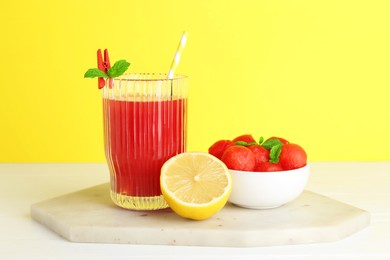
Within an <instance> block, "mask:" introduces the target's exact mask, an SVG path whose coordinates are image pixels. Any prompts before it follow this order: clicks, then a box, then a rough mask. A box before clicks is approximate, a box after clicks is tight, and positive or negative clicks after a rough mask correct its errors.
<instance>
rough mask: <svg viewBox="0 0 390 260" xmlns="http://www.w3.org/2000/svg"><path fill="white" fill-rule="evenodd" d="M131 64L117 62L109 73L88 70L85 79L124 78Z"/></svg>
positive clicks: (123, 61) (121, 61) (96, 69)
mask: <svg viewBox="0 0 390 260" xmlns="http://www.w3.org/2000/svg"><path fill="white" fill-rule="evenodd" d="M129 66H130V63H129V62H127V61H126V60H119V61H117V62H115V64H114V65H113V66H112V67H111V68H109V69H108V70H107V73H106V72H104V71H102V70H99V69H98V68H93V69H89V70H87V72H85V74H84V78H96V77H98V78H105V79H107V78H116V77H119V76H122V75H123V74H124V73H125V72H126V70H127V69H128V68H129Z"/></svg>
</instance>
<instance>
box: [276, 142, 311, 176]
mask: <svg viewBox="0 0 390 260" xmlns="http://www.w3.org/2000/svg"><path fill="white" fill-rule="evenodd" d="M306 161H307V155H306V152H305V150H303V148H302V147H301V146H299V145H297V144H292V143H288V144H284V145H283V146H282V151H281V153H280V155H279V163H280V165H282V167H283V170H292V169H298V168H301V167H303V166H305V165H306V163H307V162H306Z"/></svg>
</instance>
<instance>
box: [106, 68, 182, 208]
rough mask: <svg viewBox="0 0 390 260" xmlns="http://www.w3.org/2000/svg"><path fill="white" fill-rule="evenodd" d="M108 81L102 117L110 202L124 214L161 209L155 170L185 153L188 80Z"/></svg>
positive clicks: (133, 77) (134, 76)
mask: <svg viewBox="0 0 390 260" xmlns="http://www.w3.org/2000/svg"><path fill="white" fill-rule="evenodd" d="M110 80H111V81H113V83H111V85H112V86H111V88H110V87H109V86H108V84H106V86H105V87H104V88H103V115H104V145H105V155H106V159H107V163H108V166H109V170H110V182H111V198H112V200H113V201H114V203H115V204H117V205H118V206H120V207H123V208H127V209H135V210H154V209H161V208H166V207H167V204H166V202H165V200H164V198H163V196H162V194H161V190H160V169H161V167H162V165H163V164H164V162H165V161H166V160H168V159H169V158H171V157H172V156H174V155H176V154H178V153H182V152H184V151H185V150H186V125H187V89H188V78H187V77H185V76H176V77H174V78H173V79H167V75H166V74H127V75H124V76H121V77H119V78H115V79H110ZM110 80H107V82H108V81H110Z"/></svg>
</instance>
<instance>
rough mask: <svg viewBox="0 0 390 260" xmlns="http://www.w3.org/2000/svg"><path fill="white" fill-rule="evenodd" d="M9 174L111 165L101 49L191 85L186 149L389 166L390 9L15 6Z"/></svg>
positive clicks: (10, 14) (270, 4)
mask: <svg viewBox="0 0 390 260" xmlns="http://www.w3.org/2000/svg"><path fill="white" fill-rule="evenodd" d="M1 9H2V10H1V16H0V22H1V27H2V32H1V41H0V44H1V45H0V47H1V55H2V56H1V62H0V71H1V93H0V123H1V125H0V161H1V162H103V161H104V160H105V159H104V153H103V133H102V108H101V91H99V90H98V89H97V80H95V79H93V80H92V79H84V78H83V75H84V72H85V71H86V70H87V69H88V68H91V67H96V50H97V49H98V48H102V49H104V48H108V49H109V51H110V57H111V61H116V60H118V59H127V60H128V61H130V62H131V63H132V65H131V66H130V71H133V72H167V71H168V69H169V66H170V64H171V61H172V58H173V55H174V52H175V50H176V47H177V43H178V41H179V38H180V36H181V33H182V31H183V30H187V31H188V32H189V39H188V44H187V46H186V48H185V49H184V52H183V55H182V60H181V62H180V65H179V67H178V70H177V72H178V73H182V74H186V75H189V76H190V103H189V125H188V135H189V138H188V150H193V151H207V148H208V147H209V146H210V145H211V144H212V143H213V142H214V141H216V140H218V139H232V138H234V137H235V136H237V135H240V134H244V133H252V134H253V135H254V136H255V137H256V139H257V138H259V137H260V136H261V135H262V136H264V137H268V136H271V135H276V136H282V137H285V138H286V139H288V140H290V141H291V142H295V143H298V144H300V145H302V146H303V147H304V148H305V149H306V151H307V153H308V155H309V160H310V161H381V160H390V152H389V151H388V149H389V147H390V141H389V132H390V123H389V111H390V105H389V101H388V99H389V96H390V87H389V83H390V79H389V74H390V73H389V70H390V66H389V65H390V15H389V14H390V1H387V0H382V1H381V0H366V1H353V0H344V1H339V0H328V1H312V0H295V1H273V0H268V1H267V0H258V1H222V0H219V1H217V0H210V1H199V0H192V1H183V0H177V1H176V0H175V1H172V0H167V1H157V0H156V1H145V0H143V1H141V0H123V1H115V0H113V1H107V0H106V1H101V0H94V1H91V0H83V1H80V0H67V1H49V0H46V1H43V0H37V1H27V0H22V1H6V2H5V3H2V8H1Z"/></svg>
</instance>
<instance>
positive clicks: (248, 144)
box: [234, 141, 257, 146]
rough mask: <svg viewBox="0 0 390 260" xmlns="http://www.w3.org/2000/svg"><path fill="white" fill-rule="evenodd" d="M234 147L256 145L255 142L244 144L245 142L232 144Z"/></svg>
mask: <svg viewBox="0 0 390 260" xmlns="http://www.w3.org/2000/svg"><path fill="white" fill-rule="evenodd" d="M234 144H235V145H241V146H251V145H254V144H257V143H256V142H250V143H248V142H245V141H237V142H235V143H234Z"/></svg>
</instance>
